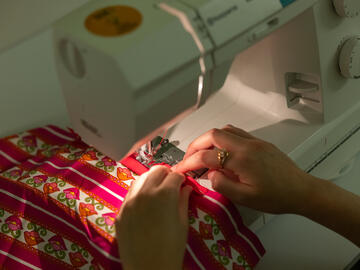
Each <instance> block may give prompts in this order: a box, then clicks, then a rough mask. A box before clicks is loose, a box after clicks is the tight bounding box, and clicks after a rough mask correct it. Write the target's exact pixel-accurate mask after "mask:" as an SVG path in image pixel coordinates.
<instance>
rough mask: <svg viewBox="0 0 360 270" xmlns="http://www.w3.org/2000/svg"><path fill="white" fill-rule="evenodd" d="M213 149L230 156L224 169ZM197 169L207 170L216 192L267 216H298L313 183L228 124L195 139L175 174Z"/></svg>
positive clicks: (277, 153) (283, 158) (272, 149)
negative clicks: (224, 150)
mask: <svg viewBox="0 0 360 270" xmlns="http://www.w3.org/2000/svg"><path fill="white" fill-rule="evenodd" d="M217 149H226V151H228V152H229V153H230V155H229V157H228V158H227V160H226V161H225V163H224V168H221V167H220V164H219V161H218V159H217V153H218V150H217ZM200 168H209V169H210V172H209V174H208V178H209V179H210V180H211V182H212V186H213V188H214V189H215V190H216V191H218V192H220V193H222V194H223V195H225V196H226V197H228V198H229V199H231V200H232V201H233V202H235V203H238V204H241V205H244V206H247V207H250V208H254V209H258V210H261V211H265V212H269V213H300V212H301V210H302V207H303V204H304V202H305V203H306V196H307V195H308V194H310V193H311V192H310V190H311V185H312V184H311V183H312V182H313V180H314V178H313V177H312V176H310V175H308V174H306V173H305V172H304V171H302V170H301V169H299V168H298V167H297V166H296V165H295V163H294V162H293V161H292V160H291V159H290V158H288V157H287V155H286V154H284V153H282V152H281V151H280V150H279V149H278V148H277V147H275V146H274V145H272V144H270V143H268V142H265V141H262V140H260V139H257V138H255V137H254V136H252V135H251V134H249V133H247V132H245V131H244V130H241V129H239V128H236V127H233V126H231V125H228V126H226V127H225V128H223V129H212V130H210V131H208V132H207V133H205V134H203V135H202V136H200V137H199V138H197V139H195V140H194V141H193V142H192V143H191V144H190V145H189V147H188V150H187V152H186V155H185V157H184V160H183V161H182V162H180V163H179V164H178V165H177V166H176V167H175V171H177V172H187V171H191V170H196V169H200Z"/></svg>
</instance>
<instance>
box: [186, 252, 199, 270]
mask: <svg viewBox="0 0 360 270" xmlns="http://www.w3.org/2000/svg"><path fill="white" fill-rule="evenodd" d="M183 266H184V267H183V269H184V270H201V268H200V267H199V266H198V264H197V263H196V262H195V260H194V259H193V257H192V256H191V255H190V253H189V251H187V250H186V251H185V256H184V265H183Z"/></svg>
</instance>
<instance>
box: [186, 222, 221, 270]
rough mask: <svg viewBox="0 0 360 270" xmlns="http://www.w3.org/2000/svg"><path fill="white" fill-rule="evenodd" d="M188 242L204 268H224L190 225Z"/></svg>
mask: <svg viewBox="0 0 360 270" xmlns="http://www.w3.org/2000/svg"><path fill="white" fill-rule="evenodd" d="M188 244H189V246H190V247H191V250H192V251H193V253H194V254H195V256H196V258H197V259H198V261H200V263H201V264H202V265H203V266H204V268H205V269H217V270H220V269H225V268H224V267H223V266H222V265H221V263H220V262H218V261H217V260H216V259H215V257H214V255H213V254H212V253H211V251H210V250H209V248H208V247H207V245H206V244H205V243H204V241H203V240H202V239H201V236H200V235H199V233H198V232H197V231H196V230H195V229H194V228H193V227H191V226H190V227H189V235H188Z"/></svg>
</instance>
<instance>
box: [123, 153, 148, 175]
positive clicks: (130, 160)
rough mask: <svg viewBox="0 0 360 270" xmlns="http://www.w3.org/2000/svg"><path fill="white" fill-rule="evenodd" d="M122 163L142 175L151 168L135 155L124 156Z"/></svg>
mask: <svg viewBox="0 0 360 270" xmlns="http://www.w3.org/2000/svg"><path fill="white" fill-rule="evenodd" d="M120 163H121V164H122V165H124V166H125V167H127V168H129V169H130V170H132V171H133V172H134V173H136V174H138V175H142V174H143V173H145V172H147V171H148V170H149V168H147V167H146V166H145V165H143V164H142V163H140V162H139V161H137V160H136V158H135V156H134V155H131V156H129V157H126V158H124V159H123V160H121V161H120Z"/></svg>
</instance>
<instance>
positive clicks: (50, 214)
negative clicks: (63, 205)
mask: <svg viewBox="0 0 360 270" xmlns="http://www.w3.org/2000/svg"><path fill="white" fill-rule="evenodd" d="M0 193H4V194H5V195H8V196H10V197H12V198H14V199H15V200H18V201H20V202H22V203H24V204H27V205H30V206H32V207H34V208H36V209H37V210H39V211H41V212H44V213H45V214H47V215H49V216H52V217H53V218H55V219H57V220H59V222H62V223H65V224H66V225H68V226H69V227H71V228H72V229H74V230H75V231H77V232H79V233H80V234H82V235H84V236H85V237H86V238H87V239H88V240H89V241H88V242H89V244H90V245H92V246H93V247H94V248H95V249H96V250H97V251H99V252H100V253H102V254H103V255H104V256H106V257H108V258H110V259H112V260H113V261H116V262H121V261H120V259H118V258H116V257H114V256H112V255H111V254H109V253H107V252H106V251H104V250H103V249H101V248H100V247H98V246H97V245H95V244H94V243H93V242H92V241H90V239H89V238H88V236H87V235H86V233H84V232H83V231H81V230H79V229H78V228H76V227H75V226H74V225H72V224H70V223H69V222H67V221H66V220H63V219H61V218H60V217H58V216H56V215H54V214H52V213H50V212H48V211H46V210H45V209H43V208H41V207H39V206H37V205H35V204H33V203H32V202H29V201H26V200H24V199H23V198H20V197H18V196H16V195H15V194H12V193H10V192H7V191H3V190H0Z"/></svg>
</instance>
